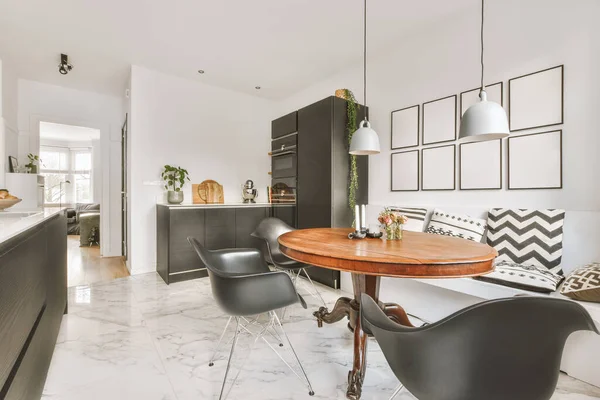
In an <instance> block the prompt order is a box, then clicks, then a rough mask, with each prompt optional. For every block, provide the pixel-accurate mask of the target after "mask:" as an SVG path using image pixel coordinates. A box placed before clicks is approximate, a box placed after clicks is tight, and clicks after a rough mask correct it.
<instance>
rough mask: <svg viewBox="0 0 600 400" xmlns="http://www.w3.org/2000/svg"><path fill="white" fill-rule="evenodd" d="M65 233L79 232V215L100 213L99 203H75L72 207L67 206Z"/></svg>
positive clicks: (73, 233) (74, 233)
mask: <svg viewBox="0 0 600 400" xmlns="http://www.w3.org/2000/svg"><path fill="white" fill-rule="evenodd" d="M66 212H67V235H79V234H80V216H81V214H83V213H86V214H91V213H93V214H98V215H100V204H98V203H77V204H75V207H74V208H67V210H66Z"/></svg>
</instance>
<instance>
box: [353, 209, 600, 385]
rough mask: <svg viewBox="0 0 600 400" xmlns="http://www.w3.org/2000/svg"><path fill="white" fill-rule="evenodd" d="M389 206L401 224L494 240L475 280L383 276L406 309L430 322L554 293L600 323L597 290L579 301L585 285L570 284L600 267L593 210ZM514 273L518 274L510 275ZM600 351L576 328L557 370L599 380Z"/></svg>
mask: <svg viewBox="0 0 600 400" xmlns="http://www.w3.org/2000/svg"><path fill="white" fill-rule="evenodd" d="M384 207H385V206H383V205H374V204H372V205H369V206H368V215H369V220H371V221H372V220H374V217H375V216H376V215H377V214H378V213H379V212H380V211H381V210H382V209H383V208H384ZM388 208H392V209H396V210H397V211H398V212H400V213H402V214H405V215H407V216H408V218H409V223H408V224H407V225H405V227H404V229H405V230H411V231H418V232H428V233H431V234H442V235H449V236H456V237H461V238H464V239H466V240H467V239H470V240H475V241H480V242H483V243H487V244H489V245H491V246H493V247H494V248H496V250H498V252H499V254H500V257H499V258H498V259H497V262H496V271H495V272H494V273H492V274H488V276H486V277H481V278H478V279H473V278H460V279H429V280H428V279H411V280H409V279H404V280H401V279H390V280H385V281H382V297H386V296H387V297H390V296H393V299H394V301H395V302H398V303H401V304H402V305H403V306H404V307H405V308H406V310H407V311H409V312H410V313H411V314H414V315H417V316H419V318H421V319H424V320H430V321H433V320H438V319H440V318H444V317H445V316H446V315H448V314H450V313H452V312H455V311H456V310H458V309H461V308H464V307H466V306H468V305H471V304H475V303H477V302H480V301H484V300H491V299H497V298H503V297H511V296H517V295H531V296H551V297H558V298H562V299H569V300H572V301H577V302H578V303H579V304H580V305H582V306H583V307H584V308H585V309H586V310H587V311H588V312H589V313H590V315H591V316H592V318H593V319H594V321H595V322H596V324H597V325H598V326H599V327H600V302H597V301H598V300H597V292H596V297H595V299H596V300H594V301H595V302H592V301H589V299H590V297H588V298H587V300H588V301H581V300H585V299H586V298H585V297H583V296H581V294H582V293H583V292H582V291H579V294H580V297H579V298H578V297H577V296H574V295H576V294H577V293H575V292H574V289H579V286H578V285H577V278H578V274H579V275H581V274H582V272H581V271H582V270H585V269H586V268H592V271H598V268H599V264H598V263H594V261H598V255H599V252H598V251H595V250H594V249H597V240H598V238H599V237H600V229H598V228H596V227H600V220H598V218H599V215H597V213H596V214H594V213H590V212H578V211H568V212H564V211H563V210H543V209H541V210H522V209H501V208H495V209H487V210H483V209H477V208H465V207H460V206H458V207H452V208H451V210H452V212H446V211H442V210H440V209H437V208H434V207H427V208H425V207H422V208H417V207H394V206H388ZM470 215H475V216H476V218H473V217H470ZM459 218H460V221H459ZM467 224H468V226H467ZM478 224H479V225H478ZM563 224H564V228H563ZM461 225H462V226H461ZM455 226H458V227H459V228H458V229H456V228H455ZM544 228H547V229H544ZM533 238H535V239H533ZM563 241H564V244H565V247H564V249H563ZM533 242H536V243H535V244H533ZM582 248H586V249H588V250H589V251H588V252H586V253H583V252H581V251H580V249H582ZM563 250H564V254H565V255H567V256H568V257H567V260H562V258H563ZM565 261H566V262H565ZM518 264H521V265H523V266H525V268H524V269H523V270H522V271H521V272H519V273H514V274H511V273H512V272H515V271H516V268H519V265H518ZM563 271H564V272H563ZM592 274H596V275H592ZM562 275H565V276H566V278H563V277H562ZM532 276H533V277H535V278H537V279H538V280H539V282H537V283H536V285H537V286H541V287H537V288H535V287H532V286H531V283H530V282H531V281H533V280H534V279H533V278H532ZM590 276H597V272H588V278H587V287H588V289H589V288H590V285H594V288H595V289H593V290H598V289H597V287H598V283H599V281H598V279H597V278H594V279H591V278H589V277H590ZM514 277H518V278H519V279H516V280H515V279H514ZM507 278H508V279H507ZM541 278H543V279H541ZM569 279H574V282H569ZM584 279H586V278H585V276H584ZM346 282H347V278H346V280H345V278H344V277H342V289H344V288H345V287H348V286H347V285H349V283H346ZM594 282H595V283H594ZM569 286H570V287H569ZM567 296H569V297H567ZM588 296H589V292H588ZM599 354H600V337H598V336H597V335H595V334H593V333H591V332H578V333H576V334H573V335H572V336H571V337H570V338H569V340H568V341H567V347H566V348H565V352H564V355H563V360H562V365H561V369H562V370H563V371H564V372H566V373H567V374H569V375H571V376H573V377H575V378H577V379H580V380H583V381H585V382H588V383H591V384H593V385H596V386H600V374H598V373H597V371H599V370H600V357H598V355H599Z"/></svg>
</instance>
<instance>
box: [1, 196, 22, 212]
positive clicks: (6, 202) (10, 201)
mask: <svg viewBox="0 0 600 400" xmlns="http://www.w3.org/2000/svg"><path fill="white" fill-rule="evenodd" d="M20 202H21V199H3V200H0V211H4V210H6V209H7V208H11V207H12V206H14V205H15V204H17V203H20Z"/></svg>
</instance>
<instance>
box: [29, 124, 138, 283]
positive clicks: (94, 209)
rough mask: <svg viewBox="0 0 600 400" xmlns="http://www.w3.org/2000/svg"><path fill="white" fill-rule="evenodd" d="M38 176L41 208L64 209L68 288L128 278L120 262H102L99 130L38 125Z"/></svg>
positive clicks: (104, 259)
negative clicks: (40, 186)
mask: <svg viewBox="0 0 600 400" xmlns="http://www.w3.org/2000/svg"><path fill="white" fill-rule="evenodd" d="M39 127H40V136H39V138H40V139H39V153H38V154H39V159H40V160H39V166H38V171H37V172H38V173H39V175H40V176H41V177H43V181H44V194H43V201H44V207H65V208H66V214H67V234H68V241H67V242H68V246H67V251H68V285H69V286H77V285H87V284H90V283H95V282H101V281H108V280H112V279H115V278H120V277H123V276H128V275H129V273H128V271H127V268H126V267H125V264H124V261H123V257H102V256H101V251H100V245H101V242H102V241H103V240H108V233H104V232H102V230H101V226H102V224H101V219H102V218H103V217H104V215H103V210H102V209H101V203H102V189H103V186H102V179H101V177H102V173H101V172H102V171H101V168H102V164H101V155H100V152H101V147H100V130H99V129H94V128H88V127H83V126H75V125H66V124H60V123H54V122H43V121H40V126H39Z"/></svg>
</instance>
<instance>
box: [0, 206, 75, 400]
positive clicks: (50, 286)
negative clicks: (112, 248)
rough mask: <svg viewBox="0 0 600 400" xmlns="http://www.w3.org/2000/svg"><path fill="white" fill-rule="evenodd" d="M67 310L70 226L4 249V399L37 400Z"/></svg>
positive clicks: (48, 226) (0, 283)
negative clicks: (68, 231) (68, 230)
mask: <svg viewBox="0 0 600 400" xmlns="http://www.w3.org/2000/svg"><path fill="white" fill-rule="evenodd" d="M66 309H67V220H66V217H65V216H64V214H63V213H58V214H56V215H54V216H52V217H50V218H49V219H48V220H46V221H43V222H40V223H39V224H38V225H35V226H33V227H32V228H30V229H28V230H26V231H25V232H23V233H20V234H19V235H17V236H15V237H13V238H11V239H9V240H7V241H5V242H3V243H0V321H2V323H1V324H0V399H6V400H29V399H39V398H40V397H41V396H42V390H43V388H44V383H45V381H46V375H47V373H48V368H49V366H50V361H51V359H52V354H53V352H54V345H55V344H56V338H57V336H58V331H59V328H60V323H61V321H62V316H63V313H65V312H66Z"/></svg>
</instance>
